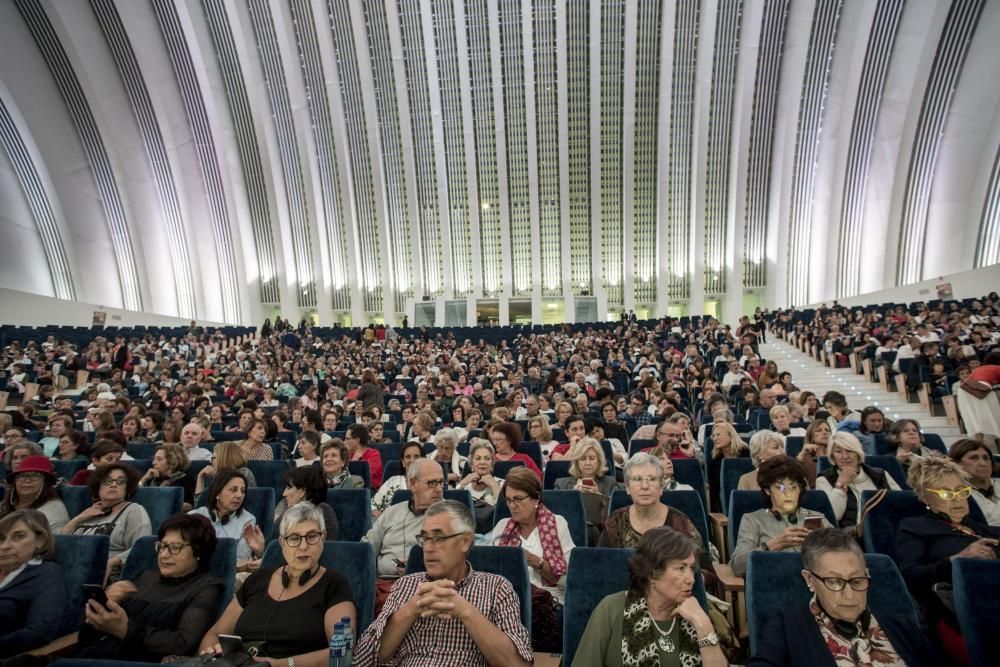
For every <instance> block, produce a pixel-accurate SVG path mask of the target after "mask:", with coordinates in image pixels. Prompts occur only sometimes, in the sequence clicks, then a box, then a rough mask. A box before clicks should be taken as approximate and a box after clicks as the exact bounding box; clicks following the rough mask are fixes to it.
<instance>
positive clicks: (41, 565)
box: [0, 457, 66, 658]
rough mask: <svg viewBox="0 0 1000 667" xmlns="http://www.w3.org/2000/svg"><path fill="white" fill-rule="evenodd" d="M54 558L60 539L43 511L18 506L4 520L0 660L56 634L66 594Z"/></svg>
mask: <svg viewBox="0 0 1000 667" xmlns="http://www.w3.org/2000/svg"><path fill="white" fill-rule="evenodd" d="M39 458H42V459H44V460H47V459H45V458H44V457H39ZM53 556H55V540H54V539H53V537H52V531H50V530H49V524H48V521H47V520H46V518H45V515H44V514H42V513H41V512H39V511H36V510H18V511H16V512H12V513H10V514H8V515H6V516H5V517H3V518H2V519H0V583H2V586H0V628H3V631H2V632H0V658H9V657H11V656H15V655H17V654H19V653H23V652H24V651H30V650H31V649H35V648H38V647H40V646H44V645H45V644H47V643H48V642H50V641H52V640H53V639H54V638H55V633H56V630H57V629H58V628H59V623H60V621H61V620H62V614H63V607H65V605H66V599H65V598H66V592H65V585H64V584H63V571H62V567H60V566H59V565H57V564H56V563H53V562H51V559H52V557H53Z"/></svg>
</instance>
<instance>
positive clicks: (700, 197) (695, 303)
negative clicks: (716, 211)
mask: <svg viewBox="0 0 1000 667" xmlns="http://www.w3.org/2000/svg"><path fill="white" fill-rule="evenodd" d="M718 16H719V3H718V0H704V1H703V2H702V5H701V19H700V20H699V22H698V23H699V25H698V50H697V53H698V56H697V58H696V60H695V63H696V65H695V66H696V70H695V79H694V85H695V88H694V114H693V116H692V131H693V133H694V138H693V140H692V143H693V144H694V145H693V148H694V150H692V151H691V223H690V224H691V242H690V243H691V245H690V247H691V261H690V263H689V265H690V266H691V301H690V305H689V307H688V313H689V314H690V315H692V316H694V315H704V314H705V219H706V218H705V213H704V211H705V198H706V196H707V189H708V188H707V180H708V159H707V156H708V132H709V128H710V122H709V112H710V111H711V104H712V83H713V82H712V64H713V59H712V55H713V53H714V52H715V23H716V21H717V20H718Z"/></svg>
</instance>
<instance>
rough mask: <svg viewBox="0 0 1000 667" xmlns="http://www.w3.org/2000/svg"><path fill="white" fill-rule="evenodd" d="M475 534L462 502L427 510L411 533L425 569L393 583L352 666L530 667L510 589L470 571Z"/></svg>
mask: <svg viewBox="0 0 1000 667" xmlns="http://www.w3.org/2000/svg"><path fill="white" fill-rule="evenodd" d="M414 465H416V464H414ZM438 474H440V468H439V469H438ZM474 530H475V520H474V518H473V516H472V513H471V512H470V511H469V508H468V507H466V506H465V505H463V504H462V503H460V502H457V501H454V500H442V501H440V502H437V503H435V504H433V505H431V506H430V508H428V509H427V511H426V513H425V514H424V516H423V518H422V522H421V527H420V529H419V532H417V533H416V535H415V539H416V541H417V543H418V544H420V545H421V546H422V547H423V550H424V566H425V567H426V571H425V572H419V573H415V574H410V575H407V576H405V577H403V578H402V579H399V580H398V581H396V583H395V585H394V586H393V587H392V592H391V594H390V595H389V598H388V600H387V601H386V603H385V606H384V607H383V609H382V612H381V613H380V614H379V615H378V617H377V618H376V619H375V621H374V622H373V623H372V624H371V625H370V626H369V627H368V630H366V631H365V633H364V634H363V635H362V636H361V638H360V639H359V640H358V645H357V649H356V651H355V654H354V664H355V665H357V666H358V667H369V666H373V665H379V664H387V663H390V662H391V663H392V664H394V665H443V664H448V665H463V667H464V666H473V665H529V664H531V663H532V659H533V658H532V656H533V654H532V650H531V641H530V638H529V636H528V631H527V630H526V629H525V627H524V626H523V625H522V624H521V616H520V602H519V600H518V597H517V594H516V593H515V592H514V588H513V587H512V586H511V584H510V582H508V581H507V580H506V579H505V578H503V577H501V576H498V575H495V574H488V573H485V572H478V571H476V570H473V569H472V566H471V565H469V562H468V560H467V557H468V554H469V550H470V549H471V548H472V544H473V542H474V540H475V536H474Z"/></svg>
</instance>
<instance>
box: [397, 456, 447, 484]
mask: <svg viewBox="0 0 1000 667" xmlns="http://www.w3.org/2000/svg"><path fill="white" fill-rule="evenodd" d="M424 465H427V466H434V467H435V468H440V467H441V464H440V463H438V462H437V461H435V460H434V459H416V460H415V461H414V462H413V463H411V464H410V467H409V468H407V469H406V480H407V481H410V480H414V479H420V470H421V469H422V468H423V466H424Z"/></svg>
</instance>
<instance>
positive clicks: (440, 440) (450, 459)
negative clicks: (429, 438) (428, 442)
mask: <svg viewBox="0 0 1000 667" xmlns="http://www.w3.org/2000/svg"><path fill="white" fill-rule="evenodd" d="M458 441H459V434H458V433H457V432H456V431H455V429H451V428H443V429H441V430H439V431H438V432H437V433H435V434H434V447H435V448H434V449H432V450H431V451H429V452H427V458H429V459H434V460H435V461H437V462H438V463H441V464H443V465H446V466H448V486H450V487H454V486H455V485H456V484H458V481H459V480H460V479H462V471H463V470H464V469H465V463H466V461H468V459H467V458H465V457H464V456H462V455H461V454H459V453H458V451H457V449H456V448H457V447H458Z"/></svg>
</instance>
